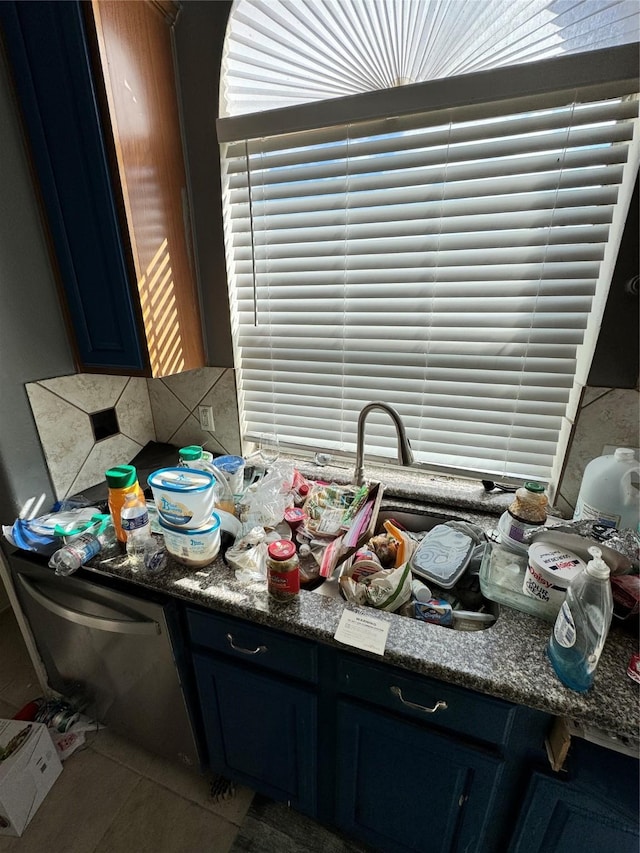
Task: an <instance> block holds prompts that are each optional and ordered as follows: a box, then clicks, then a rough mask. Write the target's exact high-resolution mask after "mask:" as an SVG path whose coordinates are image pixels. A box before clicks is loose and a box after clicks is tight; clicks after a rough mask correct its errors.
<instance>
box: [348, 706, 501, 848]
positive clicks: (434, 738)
mask: <svg viewBox="0 0 640 853" xmlns="http://www.w3.org/2000/svg"><path fill="white" fill-rule="evenodd" d="M337 761H338V784H337V803H336V808H337V814H338V824H339V826H340V827H342V828H343V829H344V830H346V831H347V832H349V833H351V834H353V835H355V836H357V837H359V838H361V839H362V840H364V841H367V842H368V843H370V844H372V845H374V846H376V847H378V848H380V849H381V850H385V851H388V853H392V851H402V853H407V851H416V853H418V851H419V853H444V851H453V850H464V851H466V853H470V851H478V853H479V851H484V850H485V849H487V848H486V847H484V846H483V840H484V836H485V832H486V826H487V824H488V821H489V820H490V811H491V807H492V803H493V801H494V798H495V791H496V788H497V785H498V781H499V778H500V773H501V769H502V762H501V761H500V759H498V758H496V757H495V756H492V755H490V754H488V753H485V752H484V751H482V750H480V749H474V748H473V747H469V746H466V745H463V744H461V743H460V742H456V741H454V740H453V739H450V738H448V737H446V736H444V735H439V734H435V733H434V732H432V731H430V730H429V729H428V728H427V727H425V726H420V725H416V724H413V723H410V722H405V721H403V720H401V719H399V718H394V717H392V716H390V715H388V714H383V713H381V712H378V711H374V710H370V709H367V708H365V707H363V706H359V705H356V704H355V703H351V702H339V703H338V755H337Z"/></svg>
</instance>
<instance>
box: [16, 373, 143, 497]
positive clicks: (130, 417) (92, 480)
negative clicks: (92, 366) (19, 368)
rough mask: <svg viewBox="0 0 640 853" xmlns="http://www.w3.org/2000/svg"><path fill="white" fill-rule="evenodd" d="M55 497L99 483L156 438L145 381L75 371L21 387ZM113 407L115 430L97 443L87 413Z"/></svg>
mask: <svg viewBox="0 0 640 853" xmlns="http://www.w3.org/2000/svg"><path fill="white" fill-rule="evenodd" d="M26 389H27V394H28V396H29V401H30V403H31V409H32V411H33V416H34V418H35V421H36V426H37V428H38V433H39V435H40V441H41V443H42V448H43V450H44V454H45V457H46V460H47V465H48V467H49V472H50V474H51V479H52V481H53V485H54V489H55V493H56V497H57V498H64V497H67V496H68V495H71V494H76V493H77V492H81V491H82V490H83V489H87V488H90V487H91V486H95V485H98V484H99V483H101V482H103V481H104V472H105V470H106V469H107V468H110V467H111V466H112V465H118V464H122V463H125V462H129V461H131V459H132V458H133V457H134V456H135V455H136V454H137V453H138V452H139V451H140V450H141V449H142V448H143V447H144V446H145V444H147V442H149V441H153V440H154V439H155V427H154V423H153V418H152V415H151V404H150V402H149V392H148V390H147V383H146V380H145V379H139V378H137V377H132V378H128V377H126V376H102V375H95V376H93V375H91V376H89V375H86V374H78V375H77V376H62V377H59V378H58V379H48V380H43V381H42V382H34V383H30V384H28V385H27V386H26ZM112 408H115V412H116V416H117V420H118V426H119V432H117V433H116V434H115V435H111V436H109V437H108V438H104V439H102V440H99V441H96V438H95V435H94V432H93V429H92V427H91V422H90V417H89V415H90V414H94V413H96V412H101V411H103V410H105V409H112Z"/></svg>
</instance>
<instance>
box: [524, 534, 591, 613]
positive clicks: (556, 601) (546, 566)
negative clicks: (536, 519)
mask: <svg viewBox="0 0 640 853" xmlns="http://www.w3.org/2000/svg"><path fill="white" fill-rule="evenodd" d="M584 568H585V563H584V561H583V560H581V559H580V557H578V555H577V554H574V553H573V551H569V550H567V549H566V548H559V547H558V546H557V545H552V544H550V543H549V542H544V541H539V542H533V543H532V544H531V545H530V546H529V555H528V564H527V570H526V572H525V576H524V583H523V585H522V591H523V592H524V594H525V595H528V596H530V597H531V598H535V599H536V600H537V601H541V602H543V603H545V604H549V606H550V607H551V608H553V609H554V610H560V607H561V606H562V602H563V601H564V599H565V596H566V594H567V587H568V586H569V584H570V583H571V581H572V580H573V579H574V578H575V576H576V575H577V574H579V573H580V572H581V571H582V570H583V569H584Z"/></svg>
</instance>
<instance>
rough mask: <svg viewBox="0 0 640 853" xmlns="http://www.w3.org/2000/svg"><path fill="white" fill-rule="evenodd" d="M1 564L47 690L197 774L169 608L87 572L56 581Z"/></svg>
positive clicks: (173, 612)
mask: <svg viewBox="0 0 640 853" xmlns="http://www.w3.org/2000/svg"><path fill="white" fill-rule="evenodd" d="M9 562H10V565H11V572H12V576H13V582H14V586H15V589H16V593H17V595H18V598H19V600H20V604H21V606H22V609H23V611H24V614H25V616H26V618H27V620H28V622H29V626H30V628H31V631H32V633H33V636H34V639H35V642H36V645H37V647H38V651H39V653H40V656H41V658H42V661H43V663H44V665H45V669H46V671H47V678H48V682H49V686H50V687H51V688H52V689H53V690H55V691H57V692H58V693H61V694H62V695H63V696H66V697H68V698H69V699H71V700H73V701H75V702H79V703H80V704H81V705H83V706H84V713H85V714H87V715H88V716H90V717H91V718H93V719H97V720H99V721H100V722H101V723H104V724H105V725H106V726H108V727H109V728H110V729H112V730H113V731H115V732H117V733H119V734H122V735H123V736H125V737H127V738H128V739H129V740H131V741H133V742H135V743H137V744H139V745H141V746H142V747H144V748H146V749H147V750H149V751H150V752H152V753H154V754H156V755H162V756H165V757H167V758H170V759H173V760H178V761H180V762H181V763H183V764H187V765H192V766H194V767H195V768H199V767H200V761H199V754H198V747H197V741H196V737H195V735H194V727H193V725H192V721H191V717H190V713H189V708H188V705H187V702H186V700H185V696H184V691H183V689H182V683H181V677H180V668H179V667H178V665H177V661H176V649H177V647H178V646H179V645H180V644H179V637H178V632H177V630H176V627H175V625H176V624H177V618H178V617H177V608H176V605H175V602H172V601H171V600H170V599H167V600H166V601H165V600H155V601H154V600H149V599H152V598H153V595H152V594H151V593H150V595H149V597H147V596H146V595H144V596H139V595H135V594H130V593H129V591H128V590H127V591H123V590H122V589H121V588H120V589H118V588H116V587H117V584H115V583H113V582H111V583H110V582H109V580H108V579H103V578H102V577H100V578H99V579H98V580H93V579H92V578H90V577H87V574H88V573H87V572H84V573H83V574H82V576H81V575H79V574H78V575H73V576H70V577H58V576H56V575H55V573H54V572H53V569H50V568H48V567H47V566H46V565H44V564H43V562H37V561H36V560H31V559H29V557H23V556H21V555H19V554H13V555H12V556H10V558H9ZM156 599H157V596H156Z"/></svg>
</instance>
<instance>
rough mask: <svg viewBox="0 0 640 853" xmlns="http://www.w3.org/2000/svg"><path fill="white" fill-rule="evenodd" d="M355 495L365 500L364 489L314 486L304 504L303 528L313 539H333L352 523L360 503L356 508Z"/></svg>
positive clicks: (333, 485)
mask: <svg viewBox="0 0 640 853" xmlns="http://www.w3.org/2000/svg"><path fill="white" fill-rule="evenodd" d="M357 493H362V495H363V499H366V494H367V492H366V487H365V488H364V490H363V489H355V488H354V487H353V486H338V485H336V484H335V483H333V484H331V485H330V486H315V487H314V488H313V489H312V490H311V493H310V494H309V497H308V498H307V499H306V501H305V502H304V507H303V509H304V511H305V513H306V515H307V520H306V522H305V527H306V529H307V531H308V532H309V533H310V534H311V535H312V536H314V537H323V538H334V537H336V536H339V535H340V534H341V533H343V532H344V531H345V530H346V528H347V527H348V526H349V524H350V523H351V522H352V521H353V519H354V516H355V514H356V512H357V511H358V510H359V509H360V508H361V502H359V505H357V506H356V501H355V500H354V499H355V498H356V497H357Z"/></svg>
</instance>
